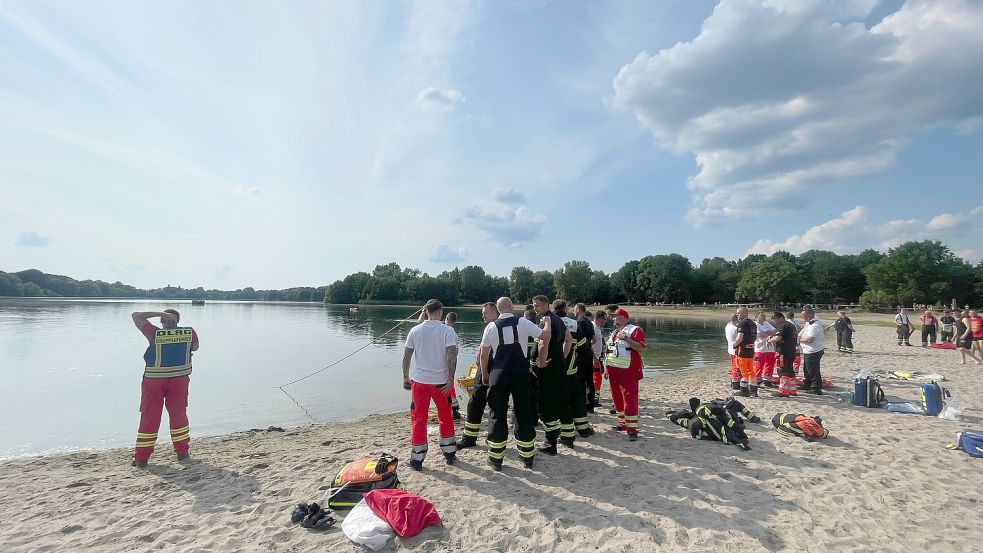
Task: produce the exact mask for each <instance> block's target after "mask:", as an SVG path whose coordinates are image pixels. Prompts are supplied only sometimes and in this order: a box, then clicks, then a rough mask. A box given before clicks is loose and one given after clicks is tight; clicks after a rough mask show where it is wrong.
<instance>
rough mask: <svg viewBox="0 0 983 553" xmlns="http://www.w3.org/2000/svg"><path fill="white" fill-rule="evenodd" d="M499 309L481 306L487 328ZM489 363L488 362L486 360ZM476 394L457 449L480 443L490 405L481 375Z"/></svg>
mask: <svg viewBox="0 0 983 553" xmlns="http://www.w3.org/2000/svg"><path fill="white" fill-rule="evenodd" d="M498 316H499V313H498V308H497V307H495V304H494V303H492V302H488V303H486V304H485V305H483V306H481V318H482V319H483V320H484V321H485V326H486V327H487V325H489V324H491V323H493V322H495V320H496V319H498ZM482 355H483V354H482V353H481V348H478V355H477V356H476V357H475V363H477V365H478V367H479V368H480V367H481V356H482ZM486 361H487V360H486ZM474 380H475V381H474V392H473V393H472V394H471V400H470V401H469V402H468V417H467V419H465V421H464V435H463V436H461V439H460V440H458V441H457V448H458V449H464V448H467V447H474V446H475V445H477V443H478V431H479V430H481V417H482V415H484V414H485V406H486V405H487V404H488V386H487V385H486V384H485V383H484V382H483V381H482V379H481V374H480V373H479V374H478V375H477V376H476V377H475V379H474Z"/></svg>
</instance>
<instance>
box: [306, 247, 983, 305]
mask: <svg viewBox="0 0 983 553" xmlns="http://www.w3.org/2000/svg"><path fill="white" fill-rule="evenodd" d="M537 294H543V295H545V296H547V297H550V298H554V297H561V298H565V299H566V300H567V301H573V302H585V303H590V304H605V303H612V302H629V303H671V304H694V305H702V304H716V303H734V302H742V303H765V304H768V305H778V304H785V303H812V304H823V305H826V304H840V305H852V304H860V305H861V306H862V307H864V308H867V309H887V308H892V307H894V306H896V305H912V304H915V303H922V304H929V305H932V304H940V305H943V304H948V303H949V302H950V301H951V300H952V299H955V300H956V301H957V302H959V303H960V304H962V303H970V304H974V305H979V304H981V303H983V263H981V264H979V265H977V266H975V267H974V266H973V265H971V264H969V263H967V262H965V261H963V260H962V259H960V258H958V257H957V256H955V255H954V254H953V253H952V252H951V251H950V250H949V248H948V247H947V246H945V245H943V244H942V243H941V242H939V241H929V240H926V241H921V242H907V243H904V244H902V245H900V246H898V247H896V248H893V249H890V250H889V251H888V252H887V254H883V253H880V252H878V251H875V250H872V249H868V250H865V251H863V252H860V253H859V254H855V255H840V254H836V253H833V252H829V251H822V250H810V251H807V252H804V253H802V254H801V255H792V254H790V253H788V252H783V251H780V252H776V253H774V254H772V255H767V256H766V255H759V254H756V255H749V256H747V257H744V258H743V259H740V260H737V261H731V260H727V259H724V258H722V257H713V258H705V259H703V260H702V261H701V262H700V264H699V266H695V267H694V266H693V264H692V263H691V262H690V261H689V259H687V258H686V257H684V256H682V255H679V254H676V253H673V254H668V255H650V256H645V257H643V258H641V259H638V260H632V261H628V262H627V263H625V264H624V265H623V266H622V267H621V268H620V269H618V270H617V271H615V272H614V273H611V274H607V273H605V272H604V271H599V270H594V269H592V268H591V267H590V264H589V263H588V262H587V261H581V260H573V261H568V262H566V263H564V264H563V267H561V268H558V269H556V270H554V271H533V270H532V269H530V268H528V267H525V266H519V267H514V268H513V269H512V272H511V274H510V275H509V277H508V278H505V277H500V276H494V275H490V274H487V273H486V272H485V270H484V269H483V268H481V267H478V266H475V265H470V266H467V267H464V268H455V269H454V270H452V271H445V272H442V273H440V274H438V275H435V276H431V275H429V274H427V273H421V272H420V271H419V270H417V269H409V268H405V269H404V268H402V267H400V266H399V265H398V264H397V263H389V264H387V265H378V266H376V267H375V269H373V271H372V272H371V273H367V272H358V273H354V274H351V275H348V276H347V277H345V278H344V279H341V280H338V281H335V282H334V283H332V284H331V285H329V286H328V287H327V290H326V291H325V298H324V301H325V302H326V303H343V304H344V303H348V304H354V303H413V304H419V303H422V302H424V301H426V300H427V299H430V298H436V299H439V300H440V301H441V302H443V303H445V304H447V305H455V304H460V303H481V302H485V301H489V300H491V299H494V298H497V297H499V296H505V295H507V296H509V297H511V298H512V299H513V300H515V301H517V302H528V301H529V300H530V299H531V298H532V296H535V295H537Z"/></svg>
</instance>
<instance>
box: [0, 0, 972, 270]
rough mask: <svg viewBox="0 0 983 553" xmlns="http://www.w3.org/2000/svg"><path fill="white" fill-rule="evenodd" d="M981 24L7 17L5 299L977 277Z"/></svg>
mask: <svg viewBox="0 0 983 553" xmlns="http://www.w3.org/2000/svg"><path fill="white" fill-rule="evenodd" d="M980 28H983V4H981V3H979V2H974V1H969V0H966V1H962V0H944V1H933V2H914V1H909V2H899V1H889V2H888V1H884V2H877V1H875V0H856V1H850V0H839V1H835V2H825V1H818V0H794V1H792V0H787V1H780V0H770V1H751V0H733V1H723V2H719V3H717V2H702V1H693V0H679V1H663V2H566V1H564V2H545V1H544V2H528V1H518V0H516V1H505V2H502V1H496V2H464V1H461V2H427V1H419V2H354V1H353V2H340V1H339V2H291V3H283V2H280V3H271V2H219V1H215V2H208V3H199V2H166V3H165V2H139V3H134V2H120V1H116V2H86V3H76V2H4V3H3V4H2V5H0V123H2V124H0V197H2V198H3V201H2V202H0V260H2V262H0V269H2V270H8V271H11V270H21V269H25V268H39V269H42V270H45V271H48V272H55V273H61V274H67V275H71V276H75V277H77V278H97V279H103V280H110V281H113V280H122V281H124V282H128V283H132V284H134V285H137V286H143V287H156V286H162V285H166V284H172V285H183V286H198V285H202V286H206V287H218V288H232V289H234V288H239V287H244V286H254V287H257V288H282V287H288V286H295V285H320V284H327V283H330V282H331V281H333V280H335V279H337V278H340V277H343V276H344V275H346V274H348V273H351V272H354V271H357V270H363V269H371V268H372V267H373V266H374V265H376V264H381V263H386V262H389V261H397V262H398V263H400V264H402V265H404V266H410V267H418V268H420V269H423V270H424V271H427V272H430V273H438V272H441V271H443V270H446V269H450V268H453V267H454V266H455V265H459V266H463V265H467V264H477V265H482V266H484V267H486V268H487V269H488V270H489V271H491V272H492V273H495V274H502V275H507V274H508V272H509V271H510V270H511V268H512V267H513V266H514V265H527V266H530V267H532V268H534V269H555V268H557V267H559V266H560V265H562V263H563V262H564V261H567V260H570V259H585V260H587V261H589V262H590V263H591V265H592V266H593V267H595V268H599V269H603V270H605V271H609V272H610V271H614V270H616V269H617V268H618V267H620V265H621V264H622V263H624V262H625V261H626V260H629V259H637V258H639V257H641V256H644V255H649V254H657V253H668V252H679V253H682V254H684V255H686V256H688V257H689V258H690V259H691V260H692V261H693V262H694V264H698V263H699V261H700V260H701V259H702V258H704V257H712V256H718V255H719V256H724V257H727V258H731V259H736V258H739V257H742V256H744V255H746V254H747V253H751V252H763V253H768V252H771V251H775V250H777V249H786V250H790V251H792V252H793V253H799V252H800V251H804V250H807V249H810V248H822V249H832V250H834V251H838V252H841V253H850V252H856V251H859V250H861V249H864V248H868V247H874V248H878V249H882V250H883V249H886V248H888V247H891V246H893V245H896V244H898V243H900V242H903V241H905V240H910V239H925V238H931V239H940V240H943V241H945V242H946V243H948V244H950V246H951V247H952V248H953V249H954V250H955V251H956V252H957V253H958V254H959V255H962V256H965V257H966V258H967V259H968V260H970V261H972V262H973V263H976V262H979V261H980V259H981V256H983V224H981V222H980V221H981V220H983V186H981V177H980V175H981V174H983V155H981V154H983V133H981V129H980V127H981V125H983V72H981V71H979V68H980V67H983V35H981V34H980V33H979V29H980Z"/></svg>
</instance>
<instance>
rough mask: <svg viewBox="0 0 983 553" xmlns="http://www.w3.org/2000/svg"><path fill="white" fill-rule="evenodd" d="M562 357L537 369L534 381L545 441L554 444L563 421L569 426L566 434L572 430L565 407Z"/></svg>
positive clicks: (564, 379)
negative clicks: (544, 431)
mask: <svg viewBox="0 0 983 553" xmlns="http://www.w3.org/2000/svg"><path fill="white" fill-rule="evenodd" d="M566 372H567V371H566V367H564V362H563V360H562V359H560V361H559V362H558V363H557V362H552V363H550V364H549V365H548V366H546V367H543V368H541V369H539V374H538V378H537V382H536V391H537V393H538V400H539V401H538V403H539V412H540V419H541V420H542V421H543V428H544V429H545V430H546V441H547V442H549V443H551V444H555V443H556V441H557V438H559V437H560V427H561V425H563V424H564V423H565V424H566V425H567V426H568V427H569V430H568V431H567V432H568V435H569V434H570V433H572V432H573V417H572V416H570V409H569V408H568V407H567V403H568V402H567V375H566Z"/></svg>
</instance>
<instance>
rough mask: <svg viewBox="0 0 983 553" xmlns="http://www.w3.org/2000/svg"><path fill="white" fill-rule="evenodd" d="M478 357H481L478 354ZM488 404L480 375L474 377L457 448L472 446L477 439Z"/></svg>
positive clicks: (486, 392)
mask: <svg viewBox="0 0 983 553" xmlns="http://www.w3.org/2000/svg"><path fill="white" fill-rule="evenodd" d="M479 355H481V354H480V353H479ZM478 366H479V367H480V366H481V361H480V360H479V361H478ZM487 403H488V386H485V385H484V384H483V383H482V382H481V373H480V372H479V373H478V375H477V376H476V377H475V384H474V393H473V394H471V400H470V401H468V416H467V419H465V421H464V439H463V440H462V442H463V443H462V444H458V445H459V447H460V446H461V445H464V446H465V447H470V446H472V445H474V441H475V440H476V439H477V438H478V431H479V430H481V417H482V416H483V415H484V414H485V406H486V405H487Z"/></svg>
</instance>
